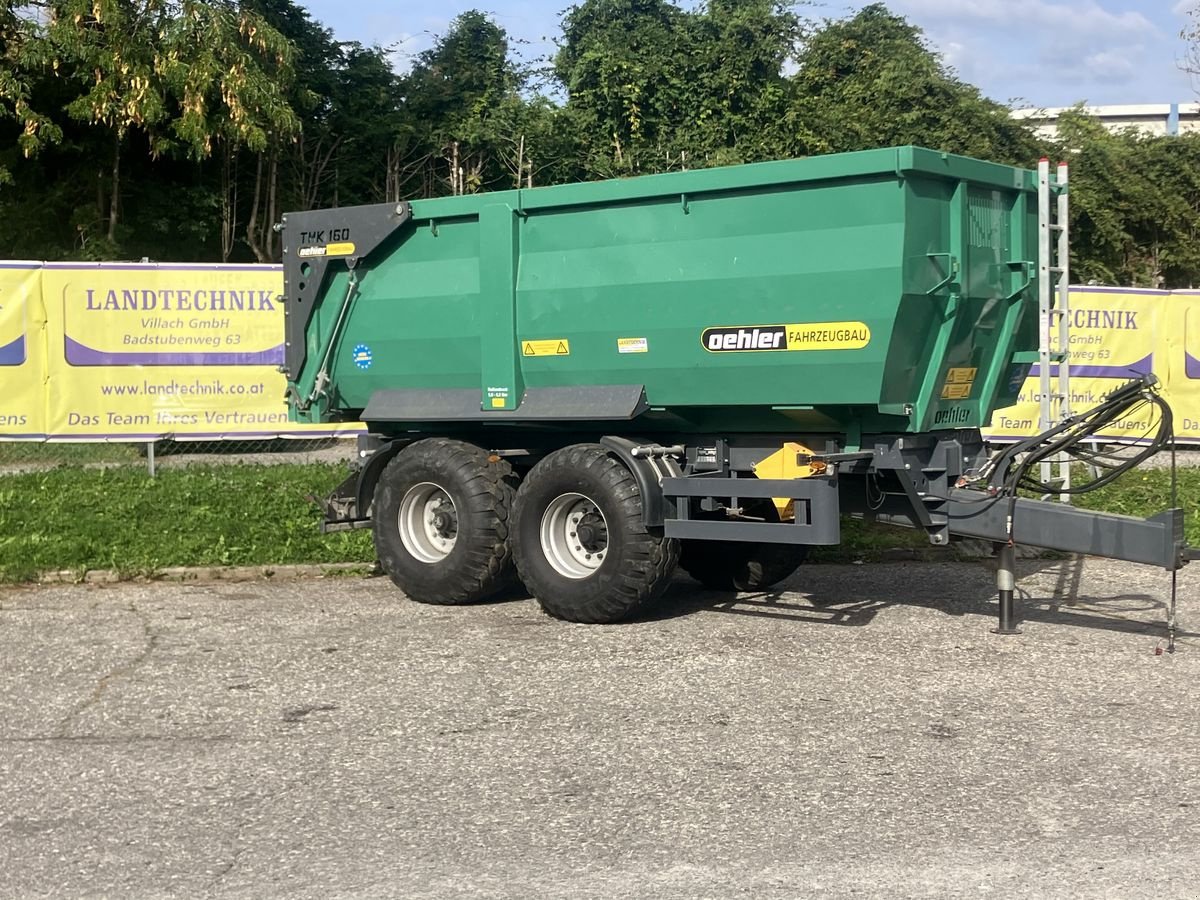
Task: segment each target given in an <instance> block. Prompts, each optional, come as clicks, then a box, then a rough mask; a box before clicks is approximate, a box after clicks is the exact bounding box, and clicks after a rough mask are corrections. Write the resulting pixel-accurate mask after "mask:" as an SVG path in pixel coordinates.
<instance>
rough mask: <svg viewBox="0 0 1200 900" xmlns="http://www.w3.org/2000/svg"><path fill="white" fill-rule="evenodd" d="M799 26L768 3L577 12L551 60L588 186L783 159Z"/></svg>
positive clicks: (582, 7)
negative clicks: (591, 181) (789, 75)
mask: <svg viewBox="0 0 1200 900" xmlns="http://www.w3.org/2000/svg"><path fill="white" fill-rule="evenodd" d="M799 33H800V22H799V20H798V18H797V17H796V15H795V14H794V13H793V12H792V11H791V7H790V5H789V4H788V3H784V2H777V0H712V2H710V3H708V4H706V5H704V6H701V7H699V8H697V9H694V10H690V11H685V10H682V9H680V8H679V7H677V6H675V5H673V4H672V3H670V2H667V0H585V2H583V3H581V4H579V5H578V6H573V7H571V8H570V9H569V10H568V11H567V12H566V14H565V15H564V17H563V39H562V42H561V44H560V46H559V50H558V53H557V54H556V55H555V58H554V67H555V72H556V73H557V75H558V77H559V79H560V80H561V82H562V83H563V85H564V86H565V87H566V90H567V93H568V98H569V99H568V102H567V107H566V114H567V115H568V117H569V118H570V120H571V121H572V123H573V125H574V127H575V129H576V130H577V131H578V134H579V140H580V147H581V155H582V160H581V164H582V166H583V168H584V169H585V171H586V173H587V175H588V176H590V177H609V176H612V175H620V174H634V173H639V172H656V171H663V170H666V169H671V168H686V167H689V166H706V165H716V164H720V163H733V162H747V161H753V160H759V159H767V158H772V157H776V156H780V155H785V154H787V153H788V152H789V151H790V150H791V149H792V147H791V146H790V145H789V142H788V141H785V140H782V138H783V137H784V133H783V131H782V130H781V129H780V123H781V120H782V118H783V116H784V113H785V111H786V108H787V106H786V101H787V97H788V91H787V82H786V80H785V78H784V76H783V67H784V64H785V63H786V62H787V61H788V60H789V59H790V58H791V57H792V56H793V54H794V52H795V47H796V41H797V39H798V37H799Z"/></svg>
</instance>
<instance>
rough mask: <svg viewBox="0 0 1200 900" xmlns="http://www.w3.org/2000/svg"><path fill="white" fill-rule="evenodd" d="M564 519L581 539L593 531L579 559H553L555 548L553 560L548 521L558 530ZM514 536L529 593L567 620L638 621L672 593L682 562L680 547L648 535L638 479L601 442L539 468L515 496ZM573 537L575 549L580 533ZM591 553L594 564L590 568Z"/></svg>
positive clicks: (555, 456)
mask: <svg viewBox="0 0 1200 900" xmlns="http://www.w3.org/2000/svg"><path fill="white" fill-rule="evenodd" d="M576 498H578V499H576ZM579 510H582V512H579V515H580V516H582V517H583V518H582V519H581V520H580V523H581V524H578V525H574V526H573V525H571V524H570V522H571V521H573V520H572V519H571V516H572V515H573V514H575V511H579ZM560 516H561V519H560V520H561V521H562V523H563V527H564V528H571V527H578V528H579V533H580V535H582V533H583V529H584V528H587V529H588V536H587V537H582V536H581V537H579V538H578V539H579V540H580V541H581V544H580V546H579V547H577V548H576V551H577V552H578V553H579V554H580V557H579V558H577V557H576V556H575V555H573V554H572V553H571V549H570V547H561V546H559V547H557V549H558V554H559V555H557V556H555V560H553V561H552V558H551V556H553V555H554V546H552V547H551V551H550V552H551V556H548V551H547V546H546V545H545V544H544V543H543V521H544V520H545V522H546V523H547V524H546V525H545V528H548V529H552V528H553V525H552V523H553V522H554V521H555V520H556V519H559V517H560ZM589 520H590V521H589ZM513 532H514V541H513V557H514V559H515V561H516V564H517V571H518V572H519V573H520V575H521V580H522V581H523V582H524V583H525V587H527V588H528V589H529V591H530V593H532V594H533V596H534V597H536V598H537V600H538V603H540V604H541V607H542V609H543V610H545V611H546V612H547V613H548V614H549V615H551V616H554V617H555V618H558V619H566V620H567V621H569V622H586V623H590V624H599V623H608V622H619V621H621V620H622V619H627V618H629V617H631V616H633V615H636V614H637V613H638V612H640V611H642V610H643V609H644V608H645V607H646V606H647V605H648V604H649V603H650V602H651V601H653V600H655V599H656V598H657V597H659V595H661V594H662V592H663V591H664V590H666V587H667V585H668V584H669V583H670V581H671V575H672V573H673V572H674V570H675V565H676V563H677V562H678V560H679V542H678V541H676V540H673V539H670V538H664V537H663V536H662V535H661V534H652V533H651V532H650V531H648V530H647V528H646V525H645V523H644V522H643V520H642V498H641V494H640V492H639V491H638V487H637V482H636V481H635V480H634V478H633V475H632V474H631V473H630V471H629V470H628V469H626V468H625V466H624V465H623V464H622V463H620V462H619V461H618V460H616V459H613V458H612V457H611V456H609V455H608V452H607V451H606V450H605V448H604V447H602V446H600V445H599V444H575V445H574V446H571V447H566V448H564V449H562V450H557V451H555V452H554V453H551V454H550V455H549V456H547V457H546V458H545V459H543V460H542V461H541V462H539V463H538V464H537V465H536V466H534V467H533V469H532V470H531V471H530V472H529V474H528V475H526V476H525V480H524V481H523V482H522V484H521V488H520V490H519V491H518V492H517V502H516V506H515V507H514V511H513ZM567 534H569V535H570V537H569V539H570V541H571V543H573V542H574V540H575V532H568V533H567ZM589 548H590V549H592V550H593V551H594V554H595V557H596V558H595V561H593V560H592V557H591V556H588V557H587V561H586V562H585V561H584V560H583V559H582V554H584V553H586V551H587V549H589ZM601 556H602V557H603V558H602V559H601V558H600V557H601ZM588 566H594V567H595V568H591V569H588V568H587V567H588ZM572 567H573V568H572ZM564 569H566V570H567V571H568V572H570V571H574V572H575V574H574V575H569V574H564Z"/></svg>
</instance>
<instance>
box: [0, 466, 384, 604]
mask: <svg viewBox="0 0 1200 900" xmlns="http://www.w3.org/2000/svg"><path fill="white" fill-rule="evenodd" d="M345 471H346V468H345V466H344V465H342V464H328V465H322V464H306V465H286V464H285V465H276V466H256V465H223V466H204V465H196V466H188V467H186V468H177V469H164V470H162V471H160V472H159V474H158V477H157V478H153V479H152V478H149V477H148V476H147V474H146V469H145V467H144V466H133V465H131V466H113V467H109V468H104V469H84V468H80V467H78V466H60V467H58V468H54V469H49V470H46V471H39V472H30V473H26V474H19V475H5V476H0V579H2V580H6V581H17V580H27V579H29V578H32V577H35V576H36V575H37V574H38V573H40V572H45V571H54V570H60V569H69V570H73V571H77V572H79V573H82V572H84V571H87V570H90V569H115V570H117V571H118V572H121V573H123V574H127V575H138V574H152V573H153V572H156V571H158V570H160V569H162V568H165V567H168V566H207V565H218V566H221V565H283V564H287V563H334V562H362V563H370V562H372V561H373V560H374V558H375V557H374V553H373V551H372V549H371V537H370V534H369V532H366V531H355V532H342V533H338V534H333V535H328V536H323V535H321V534H320V533H319V532H318V531H317V527H316V526H317V523H318V522H319V521H320V513H319V512H318V510H317V509H316V507H315V506H313V504H311V503H310V502H309V501H308V500H307V499H305V495H306V494H312V495H315V496H324V495H325V494H327V493H329V491H331V490H332V489H333V488H334V487H335V486H336V485H337V483H338V482H339V481H340V480H341V479H342V478H343V477H345Z"/></svg>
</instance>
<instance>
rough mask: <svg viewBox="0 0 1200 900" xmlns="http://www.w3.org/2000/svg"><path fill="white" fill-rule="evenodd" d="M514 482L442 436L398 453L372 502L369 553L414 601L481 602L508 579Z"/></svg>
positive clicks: (506, 470)
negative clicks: (372, 552) (372, 542)
mask: <svg viewBox="0 0 1200 900" xmlns="http://www.w3.org/2000/svg"><path fill="white" fill-rule="evenodd" d="M515 493H516V477H515V476H514V475H513V472H512V467H511V466H509V464H508V463H507V462H505V461H504V460H502V459H497V458H495V457H490V456H489V455H488V453H487V452H486V451H484V450H482V449H480V448H479V447H475V446H473V445H471V444H466V443H463V442H462V441H451V440H445V439H441V438H432V439H429V440H423V441H417V442H416V443H414V444H410V445H409V446H408V447H405V448H404V449H403V450H401V451H400V452H399V453H398V454H396V457H395V458H394V459H393V460H392V461H391V462H389V463H388V464H387V466H386V467H385V468H384V470H383V473H382V474H381V475H380V477H379V483H378V485H376V488H375V499H374V502H373V504H372V518H373V520H374V533H375V552H376V553H377V554H378V556H379V562H380V565H381V566H382V567H383V570H384V571H385V572H386V573H387V574H388V576H389V577H390V578H391V579H392V581H393V582H395V584H396V586H397V587H399V588H400V589H401V590H402V591H404V593H405V594H406V595H408V597H409V598H411V599H413V600H416V601H417V602H419V603H435V604H440V605H456V604H460V603H471V602H473V601H476V600H482V599H484V598H486V597H489V596H491V595H492V594H495V593H497V592H498V591H500V590H502V589H504V588H505V587H507V586H508V585H509V584H510V583H511V582H512V580H513V577H514V570H513V567H512V554H511V551H510V549H509V519H510V510H511V509H512V501H513V496H514V495H515Z"/></svg>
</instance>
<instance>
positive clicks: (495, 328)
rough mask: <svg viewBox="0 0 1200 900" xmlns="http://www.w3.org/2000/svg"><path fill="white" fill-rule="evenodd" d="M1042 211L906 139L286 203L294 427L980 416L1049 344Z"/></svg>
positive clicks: (860, 421)
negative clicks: (378, 198)
mask: <svg viewBox="0 0 1200 900" xmlns="http://www.w3.org/2000/svg"><path fill="white" fill-rule="evenodd" d="M1036 198H1037V185H1036V181H1035V176H1034V173H1032V172H1030V171H1026V170H1022V169H1015V168H1010V167H1007V166H1001V165H994V164H991V163H984V162H979V161H975V160H971V159H966V158H963V157H958V156H952V155H948V154H944V153H937V152H934V151H930V150H925V149H921V148H916V147H900V148H893V149H882V150H870V151H864V152H860V153H848V154H840V155H833V156H823V157H813V158H810V159H801V160H786V161H780V162H769V163H760V164H755V165H746V166H735V167H729V168H719V169H705V170H699V171H691V172H680V173H674V174H668V175H654V176H647V177H642V178H632V179H627V180H618V181H605V182H596V183H588V184H573V185H562V186H558V187H546V188H534V189H530V190H516V191H505V192H500V193H492V194H480V195H472V196H465V197H449V198H444V199H438V200H421V201H413V202H412V203H411V204H407V203H401V204H388V205H379V206H372V207H351V208H347V209H338V210H321V211H317V212H310V213H293V214H289V216H288V217H286V218H285V233H286V235H287V239H286V241H285V243H286V245H287V248H288V249H287V253H288V255H287V257H286V258H285V260H284V262H285V272H286V278H287V287H286V295H287V312H288V353H287V362H288V369H289V377H290V380H291V382H292V385H293V389H294V391H295V399H296V401H298V403H297V406H298V408H297V410H296V412H295V413H294V414H295V415H296V417H297V418H298V419H300V420H301V421H314V422H320V421H328V420H334V419H339V420H345V419H357V418H363V419H365V420H366V421H368V423H370V424H371V425H372V428H373V430H379V431H384V432H387V431H392V432H396V431H404V430H412V429H417V428H420V427H421V426H422V425H423V424H426V423H429V422H436V421H442V420H445V419H449V418H455V417H457V418H460V419H461V418H464V417H465V418H470V419H474V420H475V421H479V420H481V419H482V420H483V421H485V422H486V421H488V420H489V418H490V419H492V420H494V421H497V422H499V421H511V422H523V421H534V420H536V421H538V422H539V424H540V426H541V427H555V426H556V425H557V424H559V421H558V420H560V419H561V420H562V422H563V423H565V422H566V421H568V420H571V421H573V422H574V424H575V426H576V427H577V426H578V423H579V421H580V420H581V419H586V418H587V414H588V413H587V403H584V405H583V407H580V406H579V403H578V402H577V403H576V404H575V405H574V406H573V405H572V399H571V398H572V392H571V390H569V389H570V388H578V387H584V388H589V389H595V390H599V389H601V388H604V387H610V388H611V389H612V391H611V395H612V397H613V398H614V400H613V402H614V403H615V404H616V405H617V406H620V404H621V403H625V405H626V406H630V403H629V401H628V399H627V398H628V397H629V396H630V393H629V392H630V391H632V392H634V393H636V392H637V391H638V389H641V391H642V393H641V395H640V397H639V398H638V401H637V403H636V404H633V406H631V407H630V408H629V409H627V410H626V412H625V413H624V415H623V417H624V418H627V419H630V421H629V422H628V424H627V425H625V426H623V428H622V430H623V431H624V432H628V433H638V432H643V433H652V432H655V431H663V430H669V431H671V432H695V431H713V430H721V431H725V432H736V431H756V432H783V431H796V430H803V431H808V432H813V431H827V432H839V433H846V432H850V431H855V432H868V431H873V432H882V431H892V432H922V431H929V430H936V429H950V428H968V427H976V428H977V427H982V426H985V425H986V424H987V422H988V420H989V418H990V416H991V413H992V411H993V410H994V409H997V408H1002V407H1004V406H1007V405H1010V404H1011V403H1013V402H1014V401H1015V399H1016V391H1017V389H1018V387H1019V385H1020V384H1021V382H1022V381H1023V379H1024V376H1025V373H1026V371H1027V370H1028V362H1029V361H1031V360H1032V358H1033V356H1032V354H1030V353H1029V351H1033V350H1035V348H1036V346H1037V322H1036V319H1037V290H1036V278H1037V272H1036V269H1035V265H1034V260H1035V259H1036V246H1037V203H1036ZM352 281H353V284H352V283H351V282H352ZM546 389H550V390H549V391H547V390H546ZM595 390H593V391H592V392H590V393H588V392H579V396H580V397H585V396H586V397H587V398H591V399H590V400H588V401H587V402H590V403H593V404H596V403H597V402H598V401H596V399H595V398H596V397H599V396H603V394H602V393H601V394H597V393H596V392H595ZM539 392H540V394H539ZM551 396H552V397H553V398H554V401H553V402H550V401H548V400H547V399H546V398H547V397H551ZM620 398H626V399H625V400H622V399H620ZM581 402H582V401H581ZM555 410H558V411H560V412H561V415H556V413H555ZM595 412H596V417H597V418H600V419H603V418H610V419H611V418H614V417H621V415H620V414H616V415H614V414H613V411H612V410H610V409H607V408H605V407H604V405H603V404H599V405H598V406H596V410H595Z"/></svg>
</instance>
